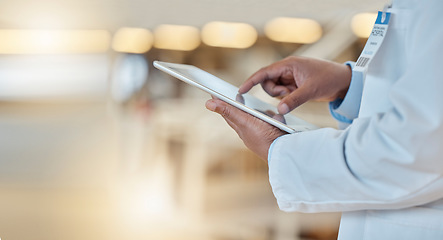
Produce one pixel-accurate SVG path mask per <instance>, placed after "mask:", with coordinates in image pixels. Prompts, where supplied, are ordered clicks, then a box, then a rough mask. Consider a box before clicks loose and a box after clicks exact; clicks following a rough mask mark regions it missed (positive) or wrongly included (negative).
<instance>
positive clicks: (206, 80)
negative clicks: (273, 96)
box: [154, 61, 318, 133]
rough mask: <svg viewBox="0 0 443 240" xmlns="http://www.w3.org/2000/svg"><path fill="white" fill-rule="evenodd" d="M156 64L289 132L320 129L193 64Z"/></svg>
mask: <svg viewBox="0 0 443 240" xmlns="http://www.w3.org/2000/svg"><path fill="white" fill-rule="evenodd" d="M154 67H156V68H158V69H160V70H162V71H163V72H165V73H168V74H170V75H171V76H173V77H176V78H178V79H180V80H182V81H184V82H186V83H188V84H190V85H192V86H195V87H197V88H200V89H201V90H203V91H205V92H207V93H209V94H211V95H213V96H215V97H217V98H219V99H221V100H223V101H225V102H227V103H229V104H231V105H233V106H235V107H237V108H239V109H241V110H243V111H245V112H247V113H249V114H251V115H253V116H255V117H257V118H260V119H261V120H263V121H265V122H267V123H269V124H272V125H273V126H275V127H278V128H280V129H281V130H283V131H286V132H288V133H294V132H302V131H308V130H313V129H317V128H318V127H317V126H315V125H313V124H311V123H308V122H306V121H304V120H302V119H300V118H298V117H296V116H294V115H291V114H286V115H280V114H276V113H277V108H276V107H275V106H273V105H271V104H269V103H266V102H263V101H262V100H260V99H258V98H256V97H254V96H253V95H251V94H248V93H245V94H241V95H240V94H239V93H238V87H236V86H234V85H232V84H230V83H228V82H226V81H224V80H222V79H220V78H218V77H216V76H214V75H212V74H210V73H208V72H206V71H203V70H202V69H200V68H197V67H195V66H192V65H186V64H177V63H167V62H160V61H154Z"/></svg>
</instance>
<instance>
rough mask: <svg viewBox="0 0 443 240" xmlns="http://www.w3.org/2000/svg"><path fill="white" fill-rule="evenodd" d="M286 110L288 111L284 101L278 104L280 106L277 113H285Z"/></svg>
mask: <svg viewBox="0 0 443 240" xmlns="http://www.w3.org/2000/svg"><path fill="white" fill-rule="evenodd" d="M288 112H289V107H288V105H287V104H286V103H283V104H280V106H278V113H280V114H286V113H288Z"/></svg>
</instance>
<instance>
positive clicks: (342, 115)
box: [329, 62, 363, 124]
mask: <svg viewBox="0 0 443 240" xmlns="http://www.w3.org/2000/svg"><path fill="white" fill-rule="evenodd" d="M346 65H348V66H349V67H350V68H351V69H353V68H354V65H355V63H354V62H346ZM362 91H363V74H362V73H361V72H356V71H352V77H351V83H350V85H349V89H348V92H347V93H346V96H345V98H344V99H336V100H334V101H332V102H330V103H329V110H330V112H331V115H332V116H333V117H334V118H335V119H336V120H338V121H339V122H342V123H346V124H350V123H352V120H353V119H355V118H357V117H358V113H359V111H360V102H361V95H362Z"/></svg>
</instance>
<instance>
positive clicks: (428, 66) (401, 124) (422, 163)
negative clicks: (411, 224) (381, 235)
mask: <svg viewBox="0 0 443 240" xmlns="http://www.w3.org/2000/svg"><path fill="white" fill-rule="evenodd" d="M417 6H418V5H416V6H415V7H417ZM441 7H443V2H440V1H428V2H426V4H425V3H423V4H420V6H418V7H417V8H419V10H417V11H415V12H414V13H415V14H417V16H420V17H414V19H413V20H411V21H410V23H411V24H412V25H413V26H410V27H409V29H408V30H407V34H408V35H407V41H406V43H407V46H405V51H407V52H406V53H404V54H403V53H399V54H403V56H409V58H408V64H407V68H405V69H404V70H402V71H403V72H402V73H401V76H400V77H399V78H398V79H396V81H395V83H394V84H393V85H392V86H390V89H389V101H390V104H392V107H391V108H389V109H388V110H386V111H383V112H379V113H376V114H371V115H370V116H367V117H359V118H355V119H354V120H353V122H352V124H351V125H350V126H349V127H348V128H346V129H344V130H336V129H332V128H323V129H319V130H314V131H308V132H301V133H295V134H289V135H284V136H282V137H280V138H278V139H276V140H275V141H274V143H273V144H272V146H271V148H270V150H269V159H268V162H269V178H270V183H271V187H272V190H273V193H274V195H275V197H276V198H277V202H278V204H279V207H280V208H281V209H282V210H284V211H301V212H328V211H358V210H368V209H379V210H381V209H399V208H407V207H412V206H419V205H423V204H427V203H430V202H433V201H436V200H438V199H441V198H443V161H442V159H441V156H443V148H442V147H441V146H442V144H443V107H442V106H441V103H442V102H443V94H441V91H442V89H443V81H442V80H441V77H442V76H443V68H442V67H441V64H440V63H441V61H440V60H441V56H442V55H443V48H441V42H442V41H443V29H442V28H439V27H436V25H435V23H438V22H443V15H442V14H441V13H440V10H439V9H441ZM387 57H389V56H387ZM390 58H391V60H392V59H394V60H395V59H396V58H398V55H395V56H392V55H391V56H390ZM394 70H398V69H394ZM372 94H377V93H376V92H374V93H372ZM342 104H343V103H342ZM362 107H363V106H362Z"/></svg>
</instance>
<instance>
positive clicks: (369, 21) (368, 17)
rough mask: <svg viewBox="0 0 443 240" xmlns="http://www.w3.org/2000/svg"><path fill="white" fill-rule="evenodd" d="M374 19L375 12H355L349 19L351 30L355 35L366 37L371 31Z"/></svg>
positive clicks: (375, 17)
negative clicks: (350, 19)
mask: <svg viewBox="0 0 443 240" xmlns="http://www.w3.org/2000/svg"><path fill="white" fill-rule="evenodd" d="M376 19H377V14H376V13H359V14H356V15H355V16H354V17H353V18H352V21H351V28H352V31H353V32H354V34H355V35H356V36H357V37H360V38H368V37H369V35H370V34H371V32H372V27H373V26H374V23H375V20H376Z"/></svg>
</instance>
